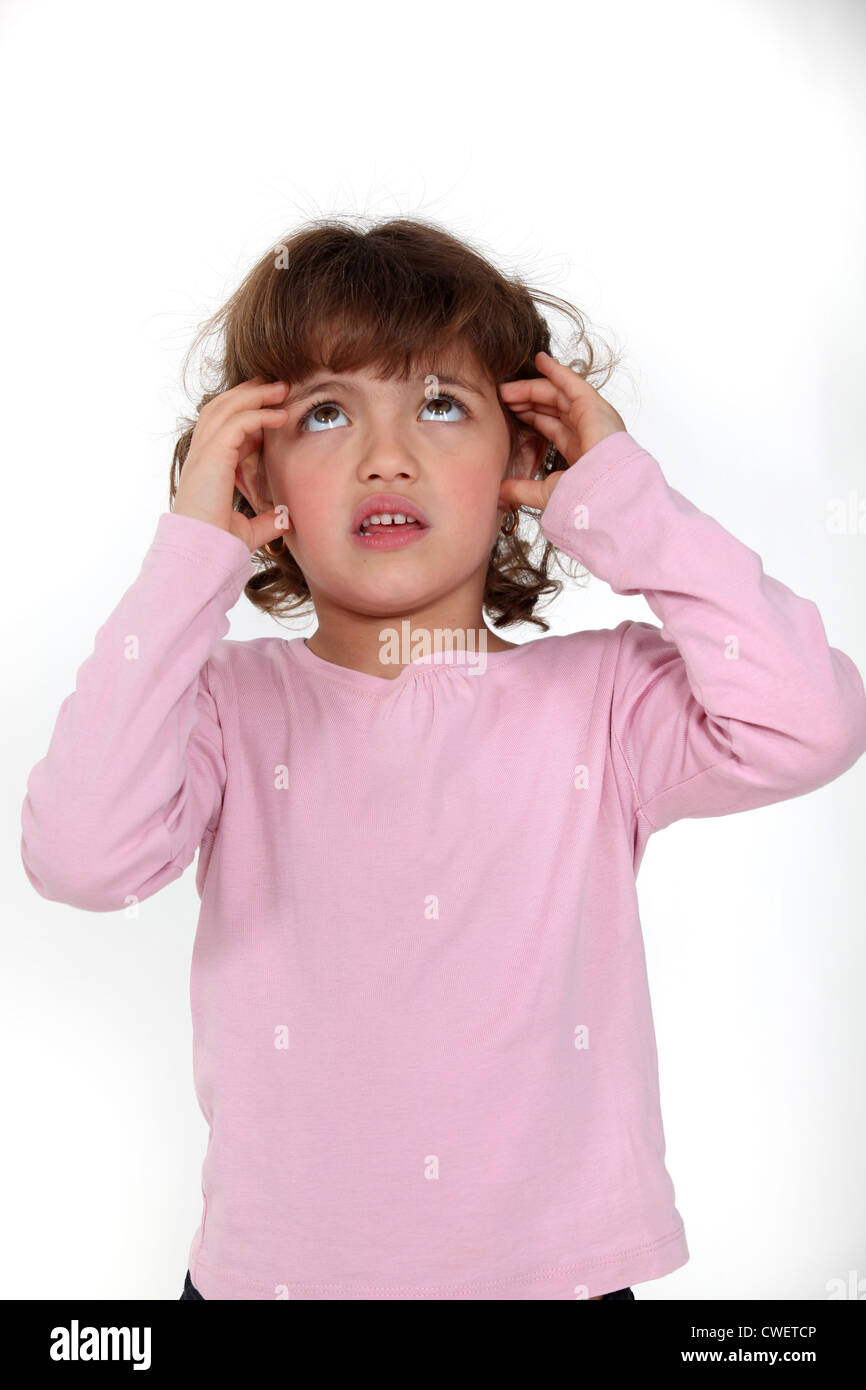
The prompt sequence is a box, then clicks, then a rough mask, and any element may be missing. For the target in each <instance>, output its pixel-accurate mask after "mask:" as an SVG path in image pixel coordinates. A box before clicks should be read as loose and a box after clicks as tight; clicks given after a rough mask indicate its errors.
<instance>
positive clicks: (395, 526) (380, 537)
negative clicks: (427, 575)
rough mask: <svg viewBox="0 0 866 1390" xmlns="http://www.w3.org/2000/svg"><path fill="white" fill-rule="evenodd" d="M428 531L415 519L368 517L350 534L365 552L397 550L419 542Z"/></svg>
mask: <svg viewBox="0 0 866 1390" xmlns="http://www.w3.org/2000/svg"><path fill="white" fill-rule="evenodd" d="M429 530H430V527H429V526H425V525H424V524H423V523H422V522H420V521H417V520H416V519H415V517H409V516H405V517H402V519H401V514H397V515H396V516H393V515H385V516H382V517H379V516H375V517H373V516H368V517H367V518H366V520H365V521H362V522H361V525H360V527H359V528H358V530H357V531H354V532H353V533H352V534H353V536H354V537H355V539H356V540H357V542H358V544H359V545H362V546H363V547H364V548H365V549H366V550H398V549H401V548H402V547H403V546H407V545H412V544H413V542H415V541H419V540H421V538H422V536H426V535H427V534H428V532H429Z"/></svg>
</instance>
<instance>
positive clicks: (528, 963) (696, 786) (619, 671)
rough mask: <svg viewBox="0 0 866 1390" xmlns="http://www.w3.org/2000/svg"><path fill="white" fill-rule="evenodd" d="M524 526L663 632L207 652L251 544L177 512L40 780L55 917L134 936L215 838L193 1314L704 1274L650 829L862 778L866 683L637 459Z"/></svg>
mask: <svg viewBox="0 0 866 1390" xmlns="http://www.w3.org/2000/svg"><path fill="white" fill-rule="evenodd" d="M541 525H542V529H543V531H544V534H545V535H546V536H547V538H548V539H549V540H551V541H552V542H554V544H555V545H556V546H558V547H559V548H560V549H561V550H563V551H564V552H566V553H568V554H569V555H572V556H575V557H577V558H579V559H580V560H581V561H582V562H583V564H584V565H585V566H586V568H587V569H589V570H590V571H591V572H592V573H593V574H595V575H597V576H598V577H599V578H601V579H604V580H606V581H607V582H608V584H610V586H611V587H612V589H613V590H614V591H615V592H616V593H619V594H638V593H641V592H642V593H643V594H644V595H645V597H646V599H647V601H648V603H649V605H650V607H651V608H652V610H653V612H654V613H655V614H657V616H658V617H659V618H660V619H661V622H662V627H661V629H659V628H658V627H656V626H655V625H653V624H649V623H645V622H635V621H624V622H622V623H620V624H619V626H618V627H616V628H613V629H605V630H601V631H582V632H574V633H571V634H569V635H566V636H547V637H544V638H541V639H537V640H533V641H529V642H527V643H524V644H523V645H521V646H520V647H519V648H517V649H514V650H509V651H504V652H503V651H500V652H487V653H484V652H479V653H477V654H476V655H475V657H474V660H475V661H476V662H477V663H478V664H477V665H476V666H473V665H472V664H471V662H472V658H470V659H468V660H467V661H466V662H465V663H461V661H460V660H459V658H454V657H449V655H448V653H447V652H445V653H443V652H438V653H437V652H434V653H433V654H432V655H429V656H427V657H426V658H422V659H420V660H416V661H414V662H413V663H411V664H409V665H407V666H405V667H404V669H403V670H402V671H401V672H400V674H399V675H398V676H397V678H396V679H389V678H387V677H380V676H374V675H369V674H367V673H364V672H360V671H356V670H352V669H348V668H346V667H343V666H339V665H335V664H333V663H331V662H328V661H325V660H324V659H322V658H321V657H319V656H316V655H314V653H313V652H311V651H310V649H309V648H308V647H307V646H306V645H305V644H304V641H303V639H301V638H293V639H290V640H286V639H284V638H282V637H277V636H273V637H261V638H257V639H255V640H252V641H246V642H236V641H229V640H226V639H225V633H226V631H227V630H228V619H227V616H226V615H227V613H228V611H229V610H230V609H231V608H232V606H233V605H234V604H235V602H236V601H237V599H238V597H239V596H240V594H241V591H242V589H243V586H244V584H245V583H246V582H247V581H248V580H249V579H250V578H251V576H252V573H253V570H252V564H251V557H250V555H249V552H248V550H247V548H246V546H245V545H244V544H243V543H242V542H241V541H240V540H238V539H237V538H236V537H234V536H232V535H231V534H230V533H228V532H226V531H222V530H220V529H218V528H217V527H214V526H211V525H209V524H208V523H206V522H202V521H196V520H193V519H191V518H188V517H184V516H178V515H175V514H172V513H165V514H163V515H162V516H161V517H160V518H159V521H158V524H157V528H156V535H155V539H154V541H153V543H152V545H151V546H150V548H149V550H148V551H147V553H146V555H145V557H144V562H143V565H142V568H141V572H140V574H139V576H138V578H137V579H136V580H135V581H134V583H133V584H132V585H131V586H130V587H129V588H128V589H127V591H126V593H125V594H124V595H123V597H122V598H121V600H120V602H119V603H118V605H117V607H116V608H115V610H114V612H113V613H112V614H111V616H110V617H109V618H108V620H107V621H106V622H105V623H104V624H103V626H102V627H101V628H100V629H99V631H98V633H97V635H96V640H95V645H94V650H93V653H92V655H91V656H90V657H89V658H88V659H87V660H86V661H85V662H84V664H83V665H82V666H81V668H80V670H79V672H78V678H77V685H76V690H75V692H74V693H73V694H71V695H69V696H68V697H67V699H66V700H65V701H64V703H63V704H62V706H61V708H60V712H59V715H58V719H57V723H56V727H55V729H54V733H53V736H52V739H51V742H50V746H49V749H48V753H47V756H46V757H45V758H43V759H42V761H41V762H39V763H38V764H37V765H36V766H35V767H34V769H33V771H32V773H31V775H30V778H29V780H28V788H27V796H26V799H25V802H24V806H23V812H22V827H23V837H22V858H23V863H24V867H25V870H26V872H27V875H28V877H29V879H30V882H31V883H32V884H33V886H34V888H35V889H36V890H37V892H39V893H40V894H42V896H43V897H45V898H49V899H52V900H55V901H60V902H64V903H70V904H72V905H73V906H76V907H80V908H85V909H89V910H91V911H94V912H111V911H118V910H120V909H122V908H124V907H125V906H126V904H127V903H128V902H129V901H130V900H134V899H143V898H148V897H150V896H151V895H153V894H154V893H156V892H158V890H159V889H160V888H162V887H163V885H165V884H167V883H171V882H172V881H173V880H174V879H176V878H178V877H179V876H180V874H182V873H183V871H184V869H185V868H186V867H187V866H188V865H189V864H190V862H191V861H192V859H193V856H194V855H195V853H196V849H197V848H198V849H199V857H198V864H197V869H196V885H197V888H198V892H199V894H200V897H201V911H200V916H199V922H198V929H197V934H196V939H195V945H194V949H193V957H192V971H191V1005H192V1018H193V1032H194V1079H195V1087H196V1093H197V1096H198V1100H199V1103H200V1106H201V1109H202V1112H203V1114H204V1117H205V1119H206V1120H207V1123H208V1125H209V1130H210V1133H209V1139H208V1146H207V1153H206V1156H205V1159H204V1165H203V1170H202V1192H203V1215H202V1220H201V1224H200V1226H199V1228H198V1229H197V1230H196V1232H195V1235H194V1237H193V1239H192V1243H191V1246H190V1251H189V1267H190V1272H191V1275H192V1280H193V1283H194V1284H195V1285H196V1287H197V1288H198V1289H199V1290H200V1292H201V1293H202V1294H203V1296H204V1297H205V1298H206V1299H219V1298H224V1299H226V1298H227V1299H244V1298H247V1299H269V1298H275V1297H289V1298H299V1299H572V1298H576V1297H584V1296H585V1297H595V1296H596V1295H598V1294H602V1293H607V1292H609V1291H611V1290H613V1289H617V1288H621V1287H624V1286H626V1285H633V1284H639V1283H641V1282H643V1281H645V1280H649V1279H655V1278H658V1277H659V1276H661V1275H664V1274H667V1273H669V1272H670V1271H672V1270H674V1269H677V1268H678V1267H679V1266H681V1265H683V1264H684V1263H685V1262H686V1261H687V1260H688V1258H689V1251H688V1247H687V1245H686V1237H685V1233H684V1228H683V1221H682V1219H681V1216H680V1214H679V1212H678V1211H677V1208H676V1206H675V1204H674V1189H673V1185H672V1182H671V1179H670V1177H669V1175H668V1172H667V1170H666V1167H665V1161H664V1154H665V1140H664V1133H663V1127H662V1119H661V1113H660V1108H659V1088H658V1064H657V1055H656V1046H655V1036H654V1030H653V1021H652V1014H651V1009H650V998H649V992H648V985H647V976H646V967H645V959H644V950H643V940H642V934H641V925H640V919H639V914H638V901H637V896H636V888H635V878H636V874H637V871H638V868H639V865H640V862H641V859H642V856H643V853H644V850H645V848H646V844H647V841H648V839H649V837H650V835H651V834H652V833H653V831H657V830H662V829H664V827H665V826H667V825H670V824H671V822H672V821H675V820H677V819H679V818H681V817H685V816H718V815H727V814H731V813H733V812H738V811H745V810H748V809H749V808H750V807H757V806H764V805H768V804H770V803H773V802H776V801H781V800H784V799H786V798H790V797H795V796H801V795H803V794H804V793H806V792H808V791H811V790H813V789H814V788H817V787H820V786H822V785H823V784H825V783H827V782H829V781H831V780H832V779H833V778H835V777H838V776H839V775H840V774H841V773H843V772H845V771H846V770H847V769H848V768H850V767H851V766H852V764H853V763H854V762H855V761H856V760H857V759H858V758H859V757H860V755H861V754H862V753H863V752H864V750H866V698H864V688H863V682H862V680H861V678H860V675H859V673H858V670H857V668H856V666H855V665H854V664H853V662H852V661H851V660H850V658H849V657H847V656H846V655H845V654H844V653H843V652H840V651H837V650H836V649H834V648H832V647H830V646H829V645H828V643H827V638H826V635H825V631H824V627H823V625H822V621H821V617H820V615H819V613H818V610H817V608H816V607H815V605H814V603H812V602H810V601H809V600H808V599H805V598H801V597H799V596H797V595H796V594H794V593H793V592H792V591H791V590H790V589H788V588H786V587H785V585H784V584H781V583H780V582H779V581H778V580H776V579H772V578H770V577H769V576H767V575H766V574H764V572H763V569H762V565H761V561H760V558H759V556H758V555H757V554H756V553H755V552H754V551H752V550H750V549H748V548H747V547H746V546H745V545H743V544H742V543H741V542H739V541H737V540H736V539H735V538H734V537H733V536H732V535H731V534H730V533H729V532H728V531H726V530H724V529H723V527H722V526H720V525H719V524H718V523H717V522H716V521H714V520H713V519H712V518H711V517H709V516H707V515H706V514H705V513H703V512H701V511H699V510H698V509H697V508H696V507H695V506H693V505H692V504H691V503H690V502H689V501H687V500H686V498H685V497H683V496H682V495H681V494H680V493H679V492H677V491H676V490H674V489H673V488H672V487H670V486H669V484H668V483H667V482H666V480H665V478H664V477H663V474H662V472H661V469H660V467H659V465H658V463H657V462H656V461H655V459H654V458H653V457H652V456H651V455H650V454H649V453H648V452H647V451H646V450H645V449H643V448H642V447H641V446H640V445H639V444H638V443H637V442H636V441H635V439H634V438H633V437H632V436H631V435H630V434H627V433H625V432H620V433H617V434H614V435H611V436H609V437H608V438H607V439H604V440H602V441H601V443H599V444H596V445H595V446H594V447H593V448H592V449H590V450H589V451H588V452H587V453H586V454H585V455H584V456H583V457H582V458H581V459H580V460H579V461H578V462H577V463H576V464H575V465H574V466H573V467H572V468H571V469H569V470H568V472H567V473H565V474H564V475H563V476H562V478H561V479H560V480H559V482H558V484H557V486H556V488H555V490H554V492H553V494H552V496H551V498H550V501H549V502H548V504H547V507H546V509H545V511H544V513H543V515H542V518H541Z"/></svg>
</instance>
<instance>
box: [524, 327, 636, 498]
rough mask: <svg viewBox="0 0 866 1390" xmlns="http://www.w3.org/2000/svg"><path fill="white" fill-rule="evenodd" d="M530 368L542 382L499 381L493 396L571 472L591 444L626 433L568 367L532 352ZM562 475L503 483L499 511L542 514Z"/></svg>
mask: <svg viewBox="0 0 866 1390" xmlns="http://www.w3.org/2000/svg"><path fill="white" fill-rule="evenodd" d="M535 365H536V367H537V368H538V370H539V371H540V372H544V376H543V377H523V378H522V379H521V380H520V381H503V382H502V383H501V384H500V387H499V394H500V396H501V397H502V400H503V403H504V404H505V405H506V406H507V407H508V409H509V410H513V411H514V414H515V415H516V416H517V417H518V418H519V419H520V420H521V421H522V422H524V423H525V424H527V425H531V426H532V428H533V429H534V430H537V431H538V433H539V434H542V435H544V437H545V439H549V440H551V441H552V443H554V444H555V445H556V447H557V449H558V450H559V452H560V453H561V454H562V456H563V458H565V459H567V460H569V464H570V466H571V467H573V466H574V465H575V464H576V463H577V462H578V460H579V459H581V458H582V457H583V455H584V454H585V453H587V452H588V450H590V449H591V448H592V446H593V445H594V444H598V443H599V442H600V441H601V440H602V439H605V438H606V437H607V436H608V435H609V434H616V432H617V431H618V430H625V429H626V428H627V427H626V424H625V421H624V420H623V418H622V416H621V415H619V414H618V413H617V411H615V410H614V408H613V406H612V405H611V404H610V403H609V402H608V401H606V400H605V399H604V397H603V396H600V395H599V393H598V392H597V391H596V389H595V387H594V386H590V384H589V382H588V381H584V379H583V377H582V376H578V374H577V372H575V371H573V370H572V368H571V367H565V366H563V364H562V363H561V362H557V360H556V358H555V357H551V356H550V355H549V354H548V353H546V352H538V353H536V355H535ZM562 476H563V475H562V473H561V472H559V473H552V474H551V475H550V476H549V477H547V478H543V479H540V480H535V479H529V478H503V480H502V482H501V484H500V487H499V499H500V506H504V507H508V508H509V509H511V508H512V506H514V507H521V506H526V507H534V508H536V509H537V510H540V511H543V510H544V508H545V507H546V506H547V503H548V501H549V500H550V494H551V493H552V492H553V489H554V488H555V487H556V484H557V483H558V482H559V480H560V478H561V477H562Z"/></svg>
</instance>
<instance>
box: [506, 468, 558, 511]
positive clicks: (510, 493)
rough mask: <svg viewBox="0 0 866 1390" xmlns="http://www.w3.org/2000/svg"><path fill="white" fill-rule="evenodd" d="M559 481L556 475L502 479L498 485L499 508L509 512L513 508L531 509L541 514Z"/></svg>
mask: <svg viewBox="0 0 866 1390" xmlns="http://www.w3.org/2000/svg"><path fill="white" fill-rule="evenodd" d="M558 481H559V477H558V475H555V474H554V475H553V476H551V477H549V478H542V479H540V480H536V479H534V478H503V479H502V482H501V483H500V484H499V502H500V506H503V507H507V508H508V509H509V511H511V510H512V509H513V508H515V507H533V508H535V509H536V510H537V511H540V512H543V511H544V509H545V507H546V506H547V503H548V499H549V498H550V494H551V492H552V491H553V489H554V487H555V486H556V484H557V482H558Z"/></svg>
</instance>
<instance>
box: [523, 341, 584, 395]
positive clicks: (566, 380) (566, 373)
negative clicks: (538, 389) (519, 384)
mask: <svg viewBox="0 0 866 1390" xmlns="http://www.w3.org/2000/svg"><path fill="white" fill-rule="evenodd" d="M535 365H536V367H538V369H539V371H542V372H544V373H545V374H546V375H547V376H548V377H549V378H550V380H551V381H552V382H553V384H554V386H558V387H559V388H560V389H561V390H562V391H564V392H565V394H566V395H567V396H568V398H569V400H571V401H577V400H580V399H581V397H583V398H584V399H586V397H587V395H592V396H595V395H596V390H595V387H594V386H590V384H589V382H588V381H586V380H584V378H583V377H582V376H581V375H580V373H579V372H576V371H575V370H574V368H573V367H566V366H564V365H563V363H562V362H557V360H556V358H555V357H551V355H550V353H549V352H537V353H536V354H535Z"/></svg>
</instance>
